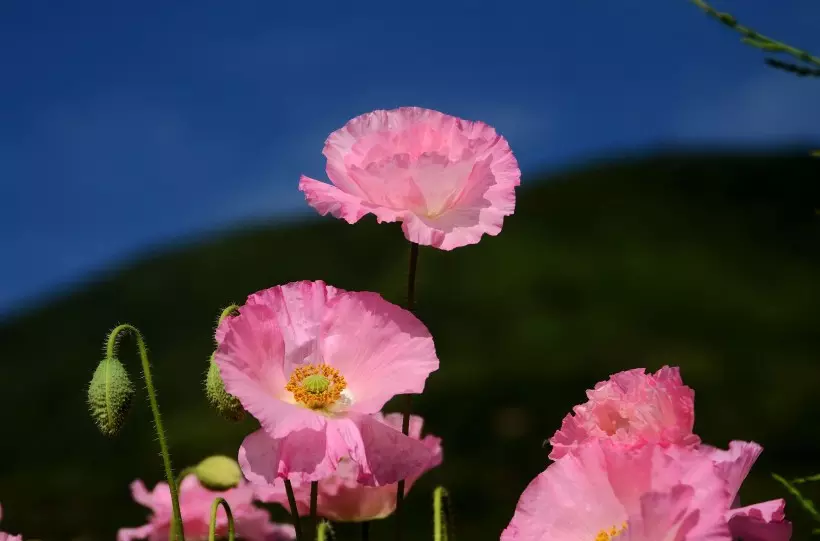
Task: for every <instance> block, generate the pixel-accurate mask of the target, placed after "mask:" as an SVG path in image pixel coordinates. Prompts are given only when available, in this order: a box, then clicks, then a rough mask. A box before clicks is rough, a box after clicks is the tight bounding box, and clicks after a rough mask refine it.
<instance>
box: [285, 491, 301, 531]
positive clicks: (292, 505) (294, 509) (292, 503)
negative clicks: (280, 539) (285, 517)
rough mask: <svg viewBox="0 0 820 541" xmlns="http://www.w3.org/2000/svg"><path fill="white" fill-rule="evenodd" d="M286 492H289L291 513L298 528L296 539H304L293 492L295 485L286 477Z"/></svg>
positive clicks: (294, 524) (295, 526) (294, 525)
mask: <svg viewBox="0 0 820 541" xmlns="http://www.w3.org/2000/svg"><path fill="white" fill-rule="evenodd" d="M285 492H287V494H288V503H289V504H290V515H291V518H292V519H293V528H294V529H295V530H296V541H302V525H301V524H300V522H299V508H298V507H296V496H295V495H294V494H293V485H292V484H291V483H290V479H285Z"/></svg>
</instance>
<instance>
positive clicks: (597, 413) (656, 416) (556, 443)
mask: <svg viewBox="0 0 820 541" xmlns="http://www.w3.org/2000/svg"><path fill="white" fill-rule="evenodd" d="M587 398H588V399H589V400H588V401H587V402H585V403H584V404H581V405H578V406H575V407H574V408H573V413H570V414H568V415H567V416H566V417H565V418H564V420H563V422H562V424H561V429H560V430H558V431H557V432H556V433H555V435H554V436H553V437H552V438H551V439H550V440H549V441H550V444H551V445H552V452H551V453H550V455H549V457H550V458H552V459H557V458H560V457H562V456H564V455H565V454H566V453H567V452H568V451H569V450H570V449H572V448H574V447H577V446H578V445H581V444H583V443H584V442H585V441H587V440H590V439H606V440H610V441H612V442H614V443H616V444H618V445H620V446H622V447H624V448H629V447H635V446H640V445H644V444H646V443H658V444H660V445H670V444H677V445H697V444H698V443H700V438H698V437H697V436H696V435H694V434H692V428H693V426H694V423H695V392H694V391H693V390H692V389H691V388H689V387H687V386H686V385H684V384H683V381H682V380H681V377H680V370H679V369H678V368H677V367H672V368H670V367H668V366H664V367H663V368H661V369H660V370H658V371H657V372H655V373H654V374H646V373H645V371H644V369H643V368H636V369H634V370H627V371H625V372H619V373H617V374H614V375H612V376H610V378H609V379H608V380H607V381H602V382H599V383H598V384H596V385H595V388H594V389H592V390H589V391H587Z"/></svg>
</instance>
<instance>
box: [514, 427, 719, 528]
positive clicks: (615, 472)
mask: <svg viewBox="0 0 820 541" xmlns="http://www.w3.org/2000/svg"><path fill="white" fill-rule="evenodd" d="M667 451H668V449H666V448H664V447H661V446H659V445H656V444H647V445H644V446H642V447H640V448H634V449H623V448H622V447H619V446H616V445H615V444H613V443H611V442H607V441H599V440H594V439H593V440H590V441H589V442H587V443H586V444H585V445H583V446H581V447H576V448H574V449H573V450H571V451H569V452H568V453H566V454H565V455H564V456H563V457H562V458H560V459H559V460H557V461H556V462H554V463H552V464H551V465H550V466H549V467H548V468H547V469H546V470H545V471H544V472H543V473H542V474H541V475H539V476H538V477H536V478H535V480H534V481H533V482H532V483H530V485H529V486H528V487H527V488H526V490H525V491H524V493H523V494H522V495H521V499H520V500H519V501H518V506H517V508H516V510H515V515H514V516H513V518H512V521H511V522H510V524H509V526H507V528H506V529H505V530H504V532H503V533H502V534H501V541H553V540H555V541H563V540H566V541H570V540H572V541H575V540H588V541H610V540H612V539H615V540H617V541H731V535H730V533H729V527H728V524H727V522H726V518H725V516H724V513H725V511H724V510H725V509H726V508H727V507H728V505H729V495H728V492H727V490H726V483H725V481H724V480H723V479H722V478H721V477H720V476H719V475H718V473H717V470H716V468H715V466H714V463H712V461H711V460H709V459H708V458H705V457H704V456H703V454H702V453H698V452H697V451H695V450H693V449H680V450H679V452H677V453H676V454H675V456H674V457H673V456H670V454H669V453H668V452H667Z"/></svg>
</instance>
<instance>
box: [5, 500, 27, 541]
mask: <svg viewBox="0 0 820 541" xmlns="http://www.w3.org/2000/svg"><path fill="white" fill-rule="evenodd" d="M2 518H3V507H2V506H0V519H2ZM0 541H23V536H22V535H12V534H10V533H6V532H0Z"/></svg>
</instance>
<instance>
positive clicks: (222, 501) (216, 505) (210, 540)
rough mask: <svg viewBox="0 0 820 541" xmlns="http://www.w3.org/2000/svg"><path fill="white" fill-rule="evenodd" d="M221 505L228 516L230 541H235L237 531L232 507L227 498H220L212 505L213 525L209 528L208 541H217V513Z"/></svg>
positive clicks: (215, 499)
mask: <svg viewBox="0 0 820 541" xmlns="http://www.w3.org/2000/svg"><path fill="white" fill-rule="evenodd" d="M220 505H221V506H222V507H223V508H224V509H225V514H226V515H228V541H235V538H236V531H235V526H234V521H233V513H231V506H230V505H228V502H227V501H226V500H225V498H221V497H218V496H217V497H216V498H214V503H212V504H211V524H210V525H209V526H208V541H216V513H217V511H218V510H219V506H220Z"/></svg>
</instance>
